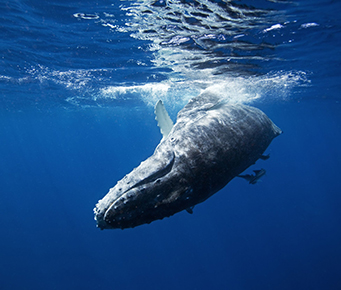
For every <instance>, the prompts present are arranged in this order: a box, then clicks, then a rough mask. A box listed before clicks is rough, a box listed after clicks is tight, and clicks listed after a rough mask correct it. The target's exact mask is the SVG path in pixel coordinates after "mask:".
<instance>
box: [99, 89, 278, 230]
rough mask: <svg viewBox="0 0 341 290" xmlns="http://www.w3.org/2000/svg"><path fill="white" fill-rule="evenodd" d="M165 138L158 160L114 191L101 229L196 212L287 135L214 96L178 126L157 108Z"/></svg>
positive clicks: (256, 113) (255, 112) (195, 105)
mask: <svg viewBox="0 0 341 290" xmlns="http://www.w3.org/2000/svg"><path fill="white" fill-rule="evenodd" d="M155 113H156V120H157V122H158V125H159V127H160V130H161V133H162V135H163V138H162V140H161V142H160V143H159V144H158V146H157V147H156V149H155V151H154V154H153V155H152V156H151V157H149V158H148V159H147V160H145V161H143V162H142V163H141V164H140V165H139V166H138V167H137V168H135V169H134V170H133V171H132V172H130V173H129V174H127V175H126V176H125V177H124V178H123V179H122V180H120V181H118V182H117V184H116V185H115V186H114V187H113V188H111V189H110V190H109V192H108V194H107V195H106V196H104V198H103V199H101V200H99V201H98V203H97V205H96V207H95V209H94V213H95V220H96V221H97V226H98V227H99V228H100V229H114V228H121V229H124V228H132V227H136V226H138V225H142V224H145V223H151V222H152V221H155V220H158V219H163V218H164V217H168V216H171V215H173V214H175V213H177V212H180V211H182V210H187V211H188V212H189V213H192V212H193V211H192V210H193V207H194V206H195V205H196V204H198V203H201V202H203V201H205V200H206V199H207V198H209V197H210V196H211V195H213V194H214V193H216V192H217V191H219V190H220V189H222V188H223V187H224V186H225V185H226V184H227V183H228V182H230V181H231V180H232V179H233V178H234V177H236V176H238V175H240V174H241V173H242V172H243V171H244V170H245V169H247V168H248V167H249V166H250V165H252V164H254V163H255V162H256V161H257V160H258V159H259V158H262V159H264V158H265V157H264V155H263V153H264V151H265V150H266V148H267V147H268V146H269V144H270V143H271V141H272V140H273V139H274V138H275V137H276V136H278V135H279V134H281V133H282V131H281V130H280V129H279V128H278V127H277V126H276V125H275V124H274V123H273V122H272V121H271V120H270V119H269V118H268V117H267V116H266V115H265V114H264V113H263V112H262V111H260V110H259V109H257V108H254V107H251V106H247V105H242V104H231V103H228V102H226V101H223V100H222V99H221V98H219V97H218V96H215V95H211V94H201V95H199V96H197V97H195V98H193V99H191V100H190V101H189V102H188V104H187V105H186V106H185V107H184V108H183V109H182V110H181V111H180V112H179V113H178V116H177V121H176V123H175V124H174V125H173V122H172V120H171V119H170V117H169V116H168V114H167V111H166V110H165V108H164V106H163V104H162V102H161V101H159V102H158V103H157V105H156V107H155Z"/></svg>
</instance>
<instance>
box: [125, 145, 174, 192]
mask: <svg viewBox="0 0 341 290" xmlns="http://www.w3.org/2000/svg"><path fill="white" fill-rule="evenodd" d="M174 161H175V154H174V152H173V151H172V158H171V159H170V161H169V162H168V164H166V166H165V167H163V168H162V169H160V170H158V171H156V172H154V173H152V174H151V175H149V176H148V177H146V178H144V179H142V180H141V181H139V182H137V183H135V184H134V185H133V186H132V187H130V188H128V189H127V190H126V191H124V192H123V194H125V193H127V192H128V191H129V190H132V189H134V188H136V187H139V186H141V185H145V184H147V183H151V182H153V181H155V180H157V179H159V178H161V177H164V176H165V175H167V174H168V173H169V172H171V170H172V168H173V165H174ZM123 194H122V195H123Z"/></svg>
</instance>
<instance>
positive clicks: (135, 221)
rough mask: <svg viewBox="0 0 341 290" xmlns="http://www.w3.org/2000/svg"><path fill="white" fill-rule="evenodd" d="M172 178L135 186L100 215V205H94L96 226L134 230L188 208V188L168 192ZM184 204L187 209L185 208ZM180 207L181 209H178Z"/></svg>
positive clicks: (172, 189) (189, 193) (176, 188)
mask: <svg viewBox="0 0 341 290" xmlns="http://www.w3.org/2000/svg"><path fill="white" fill-rule="evenodd" d="M170 175H172V174H170ZM173 178H174V180H175V179H176V177H172V176H169V177H165V178H160V179H157V180H155V181H153V182H150V183H148V184H144V185H141V186H139V187H135V188H133V189H131V190H129V191H128V192H126V194H125V195H124V196H122V197H119V198H118V199H116V200H114V201H113V202H112V203H111V204H110V206H108V208H107V209H106V210H105V211H103V212H101V211H100V210H99V208H100V206H96V208H95V209H94V211H95V219H96V221H97V227H99V228H100V229H115V228H121V229H124V228H133V227H136V226H138V225H141V224H149V223H151V222H152V221H154V220H157V219H163V218H164V217H167V216H171V215H173V214H174V213H176V212H178V211H180V210H183V209H185V208H187V207H190V206H191V203H190V195H191V191H190V190H189V187H184V186H183V185H180V184H179V185H178V186H176V185H174V187H173V188H171V189H170V188H169V182H171V183H172V181H169V179H173ZM162 179H164V180H162ZM184 199H185V200H184ZM186 199H187V202H186ZM99 203H101V201H99ZM186 203H187V204H188V206H185V207H184V205H185V204H186ZM179 206H181V207H184V208H181V209H180V207H179Z"/></svg>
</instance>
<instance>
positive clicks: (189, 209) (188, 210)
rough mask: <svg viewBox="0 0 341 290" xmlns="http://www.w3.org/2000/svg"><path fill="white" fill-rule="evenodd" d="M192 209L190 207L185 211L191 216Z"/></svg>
mask: <svg viewBox="0 0 341 290" xmlns="http://www.w3.org/2000/svg"><path fill="white" fill-rule="evenodd" d="M193 208H194V206H191V207H189V208H186V211H187V212H188V213H189V214H192V213H193Z"/></svg>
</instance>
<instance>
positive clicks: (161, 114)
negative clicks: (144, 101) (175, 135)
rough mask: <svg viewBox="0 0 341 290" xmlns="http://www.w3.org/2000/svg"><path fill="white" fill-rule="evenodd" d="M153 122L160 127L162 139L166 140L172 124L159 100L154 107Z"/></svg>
mask: <svg viewBox="0 0 341 290" xmlns="http://www.w3.org/2000/svg"><path fill="white" fill-rule="evenodd" d="M155 120H156V121H157V125H158V126H159V127H160V131H161V134H162V136H163V138H166V137H167V136H168V134H169V132H170V131H171V130H172V128H173V125H174V124H173V122H172V120H171V118H170V117H169V115H168V113H167V111H166V108H165V106H164V105H163V103H162V101H161V100H159V101H158V102H157V104H156V105H155Z"/></svg>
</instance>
